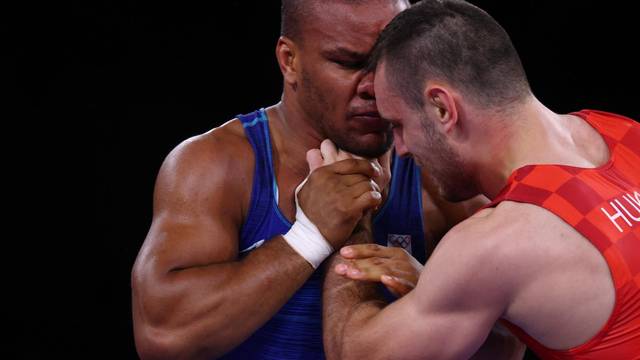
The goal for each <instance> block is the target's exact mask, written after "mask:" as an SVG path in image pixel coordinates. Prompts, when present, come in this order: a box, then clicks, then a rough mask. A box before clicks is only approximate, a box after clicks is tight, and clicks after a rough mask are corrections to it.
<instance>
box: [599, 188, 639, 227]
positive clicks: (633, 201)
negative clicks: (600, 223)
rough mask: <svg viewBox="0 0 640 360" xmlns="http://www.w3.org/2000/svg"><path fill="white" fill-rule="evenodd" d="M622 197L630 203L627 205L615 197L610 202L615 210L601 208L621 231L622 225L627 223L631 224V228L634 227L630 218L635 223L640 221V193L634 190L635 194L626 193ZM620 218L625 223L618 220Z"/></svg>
mask: <svg viewBox="0 0 640 360" xmlns="http://www.w3.org/2000/svg"><path fill="white" fill-rule="evenodd" d="M622 199H624V200H625V201H626V202H627V204H629V205H626V206H625V205H624V204H623V203H621V202H620V200H619V199H613V201H610V202H609V205H611V207H612V208H613V211H607V209H605V208H603V207H602V208H600V210H602V213H603V214H604V215H605V216H606V217H607V218H608V219H609V220H610V221H611V223H612V224H613V225H614V226H615V227H616V229H618V231H619V232H623V230H622V227H621V226H620V225H622V226H624V224H625V223H626V224H627V225H629V227H630V228H632V227H633V223H632V222H631V221H630V220H633V222H634V223H640V193H639V192H637V191H634V192H633V195H631V194H624V195H622ZM616 204H617V206H616ZM634 210H635V211H634ZM620 218H622V220H624V223H621V222H619V221H618V220H619V219H620Z"/></svg>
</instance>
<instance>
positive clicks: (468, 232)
mask: <svg viewBox="0 0 640 360" xmlns="http://www.w3.org/2000/svg"><path fill="white" fill-rule="evenodd" d="M550 217H553V215H552V214H550V213H547V212H546V211H545V210H544V209H541V208H538V207H536V206H533V205H529V204H522V203H515V202H507V201H505V202H503V203H500V204H499V205H498V206H497V207H496V208H487V209H483V210H481V211H479V212H478V213H476V214H474V215H473V216H471V217H469V218H468V219H467V220H465V221H462V222H461V223H459V224H458V225H456V226H455V227H454V228H452V229H451V230H450V231H449V232H448V233H447V234H446V235H445V236H444V238H443V239H442V241H441V242H440V244H439V245H438V247H437V248H436V250H435V252H434V256H433V258H434V259H435V258H438V257H440V258H442V259H443V260H444V261H445V262H444V263H443V265H445V264H448V266H451V265H454V264H459V265H460V266H459V269H461V271H463V272H464V273H466V274H467V276H468V277H469V278H473V279H475V280H478V281H479V280H480V279H482V281H480V282H482V283H483V284H484V285H483V286H489V287H491V284H492V283H493V284H494V285H496V286H497V287H499V288H500V290H501V291H503V290H509V289H510V288H511V287H510V286H509V284H512V285H514V286H515V285H517V284H518V281H520V280H521V275H523V274H525V273H526V269H529V268H530V267H531V265H529V263H533V262H535V259H534V258H533V257H532V253H533V252H534V250H536V251H538V252H539V248H540V237H539V236H538V235H539V229H540V228H544V227H545V224H548V223H547V221H549V218H550ZM430 261H431V260H430Z"/></svg>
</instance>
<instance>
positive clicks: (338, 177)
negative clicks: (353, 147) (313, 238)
mask: <svg viewBox="0 0 640 360" xmlns="http://www.w3.org/2000/svg"><path fill="white" fill-rule="evenodd" d="M376 176H380V169H379V168H378V167H377V166H376V165H374V164H372V162H371V161H369V160H363V159H346V160H341V161H337V162H335V163H333V164H330V165H327V166H322V167H319V168H317V169H315V170H314V171H313V172H312V173H311V174H310V175H309V178H308V180H307V183H306V184H305V185H304V186H303V187H302V189H301V190H300V192H299V193H298V202H299V204H300V207H301V208H302V210H303V211H304V213H305V215H306V216H307V217H308V218H309V220H311V221H312V222H313V223H314V224H315V225H316V227H318V229H319V230H320V232H321V233H322V235H323V236H324V237H325V239H326V240H327V241H328V242H329V243H330V244H331V246H332V247H333V248H334V249H338V248H340V247H341V246H342V245H343V244H344V242H345V241H346V240H347V238H348V237H349V235H351V233H352V232H353V229H354V228H355V226H356V224H357V223H358V221H359V220H360V219H361V218H362V216H363V214H364V213H365V212H366V211H367V210H370V209H374V208H375V207H377V206H379V205H380V203H381V201H382V197H381V195H380V188H379V187H378V186H377V185H376V184H375V182H373V181H371V179H372V178H374V177H376Z"/></svg>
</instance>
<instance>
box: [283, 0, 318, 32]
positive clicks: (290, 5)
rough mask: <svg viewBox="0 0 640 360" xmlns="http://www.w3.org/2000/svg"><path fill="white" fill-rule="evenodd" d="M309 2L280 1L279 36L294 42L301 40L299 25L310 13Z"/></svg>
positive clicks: (296, 0) (307, 0) (306, 0)
mask: <svg viewBox="0 0 640 360" xmlns="http://www.w3.org/2000/svg"><path fill="white" fill-rule="evenodd" d="M311 5H312V4H310V0H282V3H281V6H280V35H281V36H286V37H288V38H290V39H292V40H294V41H299V40H300V39H301V33H302V32H301V30H300V28H301V23H302V22H303V19H304V18H306V16H307V15H308V13H309V12H310V10H311V9H310V7H311Z"/></svg>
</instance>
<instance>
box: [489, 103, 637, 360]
mask: <svg viewBox="0 0 640 360" xmlns="http://www.w3.org/2000/svg"><path fill="white" fill-rule="evenodd" d="M575 115H577V116H580V117H581V118H583V119H585V120H586V121H587V122H588V123H589V124H590V125H591V126H593V127H594V128H595V129H596V130H597V131H598V132H599V133H600V134H601V135H602V137H603V139H604V140H605V141H606V143H607V145H608V147H609V151H610V159H609V161H608V162H607V163H606V164H604V165H603V166H600V167H598V168H593V169H585V168H576V167H571V166H563V165H532V166H524V167H522V168H520V169H518V170H516V171H515V172H514V173H513V174H512V175H511V177H510V178H509V181H508V183H507V185H506V186H505V188H504V189H503V190H502V192H501V193H500V195H498V197H497V198H496V199H495V200H494V201H493V202H492V203H491V204H490V205H489V206H491V207H493V206H496V205H497V204H498V203H500V202H501V201H505V200H509V201H517V202H525V203H530V204H534V205H538V206H541V207H543V208H545V209H547V210H549V211H551V212H552V213H554V214H555V215H557V216H559V217H560V218H562V219H563V220H564V221H565V222H567V223H568V224H569V225H571V226H572V227H573V228H575V229H576V230H577V231H578V232H579V233H580V234H582V235H583V236H584V237H585V238H586V239H587V240H588V241H589V242H591V244H593V246H595V247H596V248H597V249H598V250H599V251H600V253H601V254H602V256H603V257H604V258H605V260H606V262H607V264H608V266H609V270H610V271H611V277H612V279H613V284H614V287H615V291H616V297H615V299H616V303H615V307H614V309H613V312H612V313H611V316H610V317H609V320H608V321H607V323H606V324H605V325H604V326H603V327H602V329H601V330H600V331H599V332H598V334H596V336H594V337H593V338H592V339H591V340H589V341H588V342H586V343H584V344H582V345H580V346H577V347H574V348H571V349H568V350H553V349H549V348H547V347H545V346H543V345H542V344H540V343H539V342H537V341H536V340H534V339H533V338H532V337H530V336H529V335H527V334H526V333H525V332H524V331H523V330H522V329H520V328H518V327H517V326H515V325H513V324H510V323H508V322H506V321H505V323H506V325H507V326H508V327H509V328H510V329H511V330H512V331H513V332H514V333H515V334H516V335H517V336H518V337H520V339H521V340H522V341H523V342H525V343H526V344H527V346H529V347H530V348H531V349H533V350H534V351H535V352H536V353H537V354H538V355H539V356H540V357H542V358H544V359H640V150H639V149H640V148H639V147H638V144H640V125H638V124H637V123H635V122H634V121H632V120H630V119H628V118H625V117H622V116H619V115H614V114H609V113H604V112H599V111H589V110H585V111H581V112H578V113H575Z"/></svg>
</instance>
